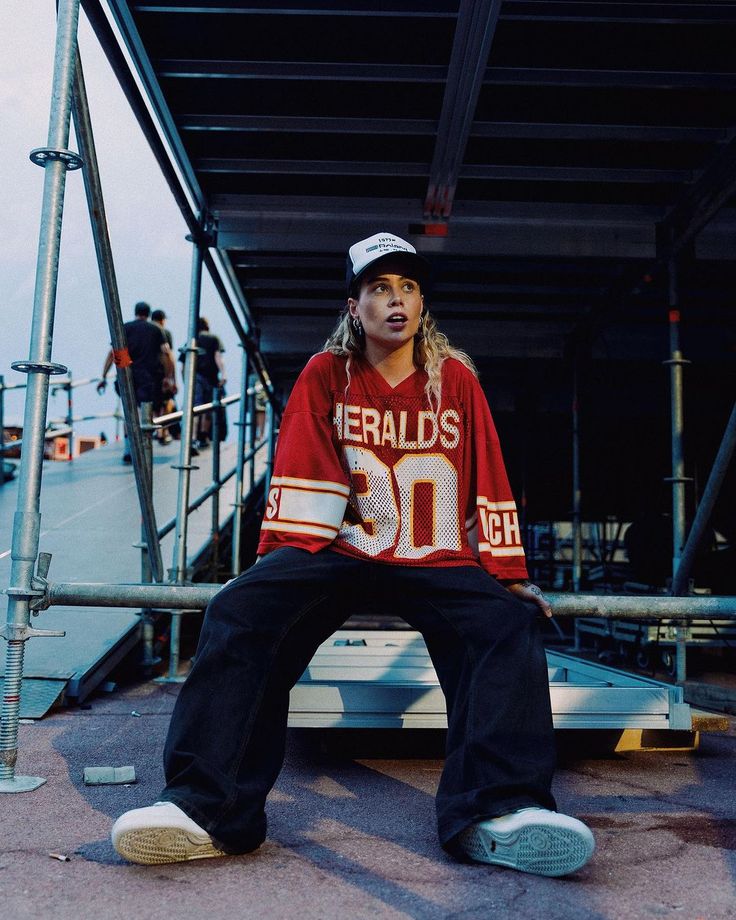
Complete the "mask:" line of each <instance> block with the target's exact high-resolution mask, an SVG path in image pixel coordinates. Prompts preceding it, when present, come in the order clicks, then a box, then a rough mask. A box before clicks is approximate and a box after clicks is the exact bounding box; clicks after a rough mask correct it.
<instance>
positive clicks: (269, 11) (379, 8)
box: [133, 0, 454, 19]
mask: <svg viewBox="0 0 736 920" xmlns="http://www.w3.org/2000/svg"><path fill="white" fill-rule="evenodd" d="M133 9H134V10H135V11H136V12H141V13H199V14H201V13H207V14H211V15H216V14H220V15H227V16H233V15H245V16H269V15H270V16H330V17H332V16H345V17H350V16H361V17H366V16H375V17H380V18H381V19H383V18H397V17H400V18H402V19H452V18H454V12H452V11H451V10H448V8H447V3H446V2H445V0H402V2H401V4H400V5H397V4H396V3H393V2H389V3H386V2H383V3H375V2H373V0H350V3H344V2H343V0H318V2H316V3H313V4H312V3H308V2H306V0H278V2H277V3H274V2H273V0H260V2H258V0H249V2H248V3H241V2H240V0H229V2H228V0H224V2H223V0H184V2H179V3H172V4H162V3H149V2H145V0H143V2H139V3H135V4H133Z"/></svg>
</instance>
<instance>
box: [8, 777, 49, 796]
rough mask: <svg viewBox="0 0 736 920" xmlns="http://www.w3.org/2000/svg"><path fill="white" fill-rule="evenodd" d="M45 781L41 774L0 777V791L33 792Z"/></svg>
mask: <svg viewBox="0 0 736 920" xmlns="http://www.w3.org/2000/svg"><path fill="white" fill-rule="evenodd" d="M45 782H46V780H45V779H44V778H43V777H42V776H14V777H13V778H12V779H0V793H2V792H33V790H34V789H38V787H39V786H43V784H44V783H45Z"/></svg>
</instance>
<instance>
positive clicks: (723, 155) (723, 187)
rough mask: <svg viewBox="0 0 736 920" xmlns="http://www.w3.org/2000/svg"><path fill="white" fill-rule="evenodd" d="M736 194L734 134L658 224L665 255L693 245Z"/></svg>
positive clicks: (669, 256) (666, 256)
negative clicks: (702, 231) (699, 234)
mask: <svg viewBox="0 0 736 920" xmlns="http://www.w3.org/2000/svg"><path fill="white" fill-rule="evenodd" d="M735 194H736V136H734V137H732V139H731V140H730V141H729V143H728V144H726V145H725V146H724V147H723V148H722V149H721V150H720V151H719V152H718V154H717V155H716V157H715V158H714V159H713V160H712V162H711V163H710V165H709V166H708V167H707V168H706V169H705V170H704V171H703V172H702V173H701V175H700V176H699V177H698V178H697V179H696V181H695V182H693V183H692V185H691V186H690V187H689V188H688V189H687V190H686V192H685V194H684V195H683V196H682V198H681V199H680V200H679V201H678V202H677V204H676V205H675V206H674V207H672V208H671V209H670V210H669V211H668V212H667V214H666V215H665V217H664V219H663V220H662V221H661V222H660V224H659V225H658V227H657V233H658V238H659V239H660V240H661V256H662V258H663V259H664V258H671V257H672V256H675V255H677V253H678V252H680V251H681V250H682V249H683V248H684V247H685V246H687V245H689V244H690V243H691V242H692V241H693V240H694V239H695V237H696V236H697V235H698V233H700V231H701V230H702V229H703V227H705V226H706V224H708V223H709V222H710V221H711V220H712V218H713V217H714V216H715V215H716V214H717V213H718V211H719V210H720V209H721V208H722V207H723V206H724V205H725V204H726V203H727V202H728V200H729V199H730V198H732V197H733V195H735Z"/></svg>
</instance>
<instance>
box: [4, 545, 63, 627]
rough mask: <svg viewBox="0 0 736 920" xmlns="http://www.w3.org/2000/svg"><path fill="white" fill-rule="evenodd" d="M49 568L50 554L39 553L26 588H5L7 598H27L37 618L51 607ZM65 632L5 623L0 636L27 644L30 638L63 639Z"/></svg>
mask: <svg viewBox="0 0 736 920" xmlns="http://www.w3.org/2000/svg"><path fill="white" fill-rule="evenodd" d="M50 566H51V553H39V554H38V564H37V565H36V574H35V575H33V576H32V577H31V584H30V587H28V588H6V589H5V593H6V594H7V595H8V596H9V597H20V598H27V599H28V600H29V607H30V609H31V612H32V614H33V616H38V615H39V613H40V612H41V611H42V610H47V609H48V608H49V607H50V606H51V602H50V599H49V583H48V579H47V577H46V576H47V575H48V574H49V567H50ZM65 635H66V631H65V630H63V629H34V628H33V626H29V625H27V624H20V623H7V624H6V625H5V626H4V627H3V629H0V636H2V637H3V639H7V641H8V642H27V641H28V639H32V638H43V637H45V638H47V639H48V638H63V637H64V636H65Z"/></svg>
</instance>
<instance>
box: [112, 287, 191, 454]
mask: <svg viewBox="0 0 736 920" xmlns="http://www.w3.org/2000/svg"><path fill="white" fill-rule="evenodd" d="M150 316H151V308H150V306H149V305H148V304H147V303H145V301H142V300H141V301H139V302H138V303H137V304H136V305H135V319H132V320H129V321H128V322H127V323H125V325H124V327H123V328H124V329H125V341H126V342H127V346H128V354H129V356H130V360H131V362H132V371H133V388H134V390H135V398H136V402H137V404H138V407H139V408H140V406H141V405H142V404H143V403H151V404H152V406H153V405H155V404H156V401H157V399H160V396H159V394H160V391H161V381H162V380H163V378H164V377H165V376H168V377H173V376H174V373H175V371H174V359H173V357H172V354H171V348H170V347H169V344H168V342H167V340H166V336H165V335H164V333H163V331H162V330H161V327H160V326H157V325H156V324H155V323H151V322H149V318H150ZM113 360H114V355H113V351H112V349H110V351H109V352H108V354H107V357H106V358H105V364H104V366H103V368H102V375H101V378H102V379H101V380H100V382H99V383H98V384H97V392H98V393H99V394H100V395H102V394H103V393H104V392H105V390H106V388H107V374H108V372H109V370H110V368H111V367H112V364H113ZM115 392H117V393H119V390H118V385H117V381H116V382H115ZM130 462H131V457H130V443H129V441H128V433H127V431H126V432H125V440H124V449H123V463H130Z"/></svg>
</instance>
